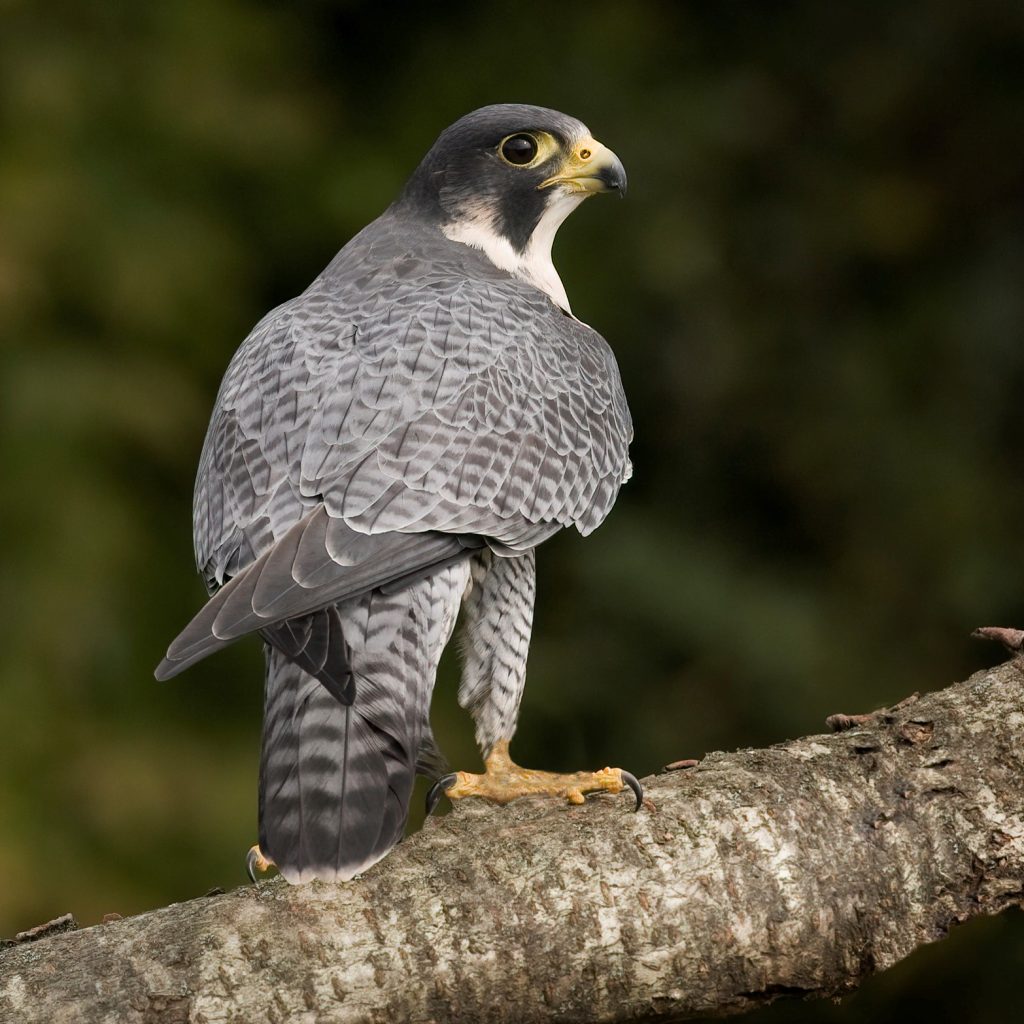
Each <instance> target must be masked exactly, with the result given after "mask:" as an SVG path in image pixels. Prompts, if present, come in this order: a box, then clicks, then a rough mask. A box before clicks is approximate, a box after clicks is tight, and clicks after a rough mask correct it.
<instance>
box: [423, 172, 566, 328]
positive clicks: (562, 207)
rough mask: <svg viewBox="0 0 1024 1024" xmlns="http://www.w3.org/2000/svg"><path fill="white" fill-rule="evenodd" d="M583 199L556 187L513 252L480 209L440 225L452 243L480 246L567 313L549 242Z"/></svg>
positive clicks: (497, 263) (505, 267)
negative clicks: (524, 242)
mask: <svg viewBox="0 0 1024 1024" xmlns="http://www.w3.org/2000/svg"><path fill="white" fill-rule="evenodd" d="M585 198H586V196H585V195H581V194H579V193H571V192H567V191H563V190H561V189H559V190H558V192H557V193H555V194H554V195H552V196H551V198H550V199H549V200H548V204H547V206H546V207H545V209H544V213H543V214H541V218H540V220H539V221H538V222H537V226H536V227H535V228H534V230H533V234H532V235H531V236H530V241H529V243H528V244H527V246H526V248H525V249H524V250H523V251H522V252H516V251H515V249H513V248H512V245H511V244H510V243H509V241H508V239H507V238H503V237H502V236H501V235H499V234H498V233H497V232H496V231H495V230H494V227H493V222H492V219H491V217H490V216H488V214H487V213H486V212H485V211H483V210H481V211H479V213H476V214H475V215H474V214H471V215H469V216H467V217H465V218H463V219H462V220H457V221H452V222H451V223H450V224H446V225H444V227H443V228H442V230H443V231H444V233H445V235H446V236H447V237H448V238H450V239H451V240H452V241H453V242H461V243H462V244H463V245H469V246H472V247H473V248H474V249H480V250H481V251H482V252H483V253H484V255H485V256H486V257H487V258H488V259H489V260H490V261H491V262H492V263H493V264H494V265H495V266H496V267H500V268H501V269H502V270H507V271H508V272H509V273H510V274H511V275H512V276H513V277H518V278H519V279H520V280H522V281H527V282H529V283H530V284H532V285H533V286H534V287H536V288H539V289H540V290H541V291H542V292H544V293H545V294H546V295H547V296H548V297H549V298H550V299H551V301H552V302H554V303H555V304H556V305H557V306H560V307H561V308H562V309H564V310H565V311H566V313H569V314H571V313H572V310H571V309H570V308H569V299H568V297H567V296H566V294H565V286H564V285H563V284H562V279H561V278H560V277H559V276H558V271H557V270H555V265H554V264H553V263H552V262H551V245H552V243H553V242H554V240H555V233H556V232H557V231H558V229H559V228H560V227H561V226H562V221H564V220H565V218H566V217H568V216H569V214H570V213H572V211H573V210H575V209H576V207H577V206H579V204H580V203H581V202H583V200H584V199H585Z"/></svg>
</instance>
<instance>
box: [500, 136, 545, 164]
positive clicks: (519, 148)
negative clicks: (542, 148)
mask: <svg viewBox="0 0 1024 1024" xmlns="http://www.w3.org/2000/svg"><path fill="white" fill-rule="evenodd" d="M501 155H502V156H503V157H504V158H505V159H506V160H507V161H508V162H509V163H510V164H528V163H529V162H530V161H531V160H532V159H533V158H534V157H535V156H536V155H537V140H536V139H535V138H534V137H533V136H532V135H510V136H509V137H508V138H507V139H505V141H504V142H502V144H501Z"/></svg>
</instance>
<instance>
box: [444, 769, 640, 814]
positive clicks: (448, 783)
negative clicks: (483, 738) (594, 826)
mask: <svg viewBox="0 0 1024 1024" xmlns="http://www.w3.org/2000/svg"><path fill="white" fill-rule="evenodd" d="M457 779H458V775H456V774H455V772H452V773H451V774H450V775H442V776H441V778H439V779H438V780H437V782H435V783H434V784H433V785H432V786H431V787H430V789H428V790H427V817H428V818H429V817H430V816H431V815H432V814H433V813H434V808H435V807H437V805H438V803H439V802H440V800H441V797H442V796H443V795H444V793H445V791H446V790H448V789H450V788H451V787H452V786H454V785H455V782H456V780H457ZM633 781H634V782H635V781H636V780H635V779H634V780H633Z"/></svg>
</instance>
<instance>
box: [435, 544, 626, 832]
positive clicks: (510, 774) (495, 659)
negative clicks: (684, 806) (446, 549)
mask: <svg viewBox="0 0 1024 1024" xmlns="http://www.w3.org/2000/svg"><path fill="white" fill-rule="evenodd" d="M470 568H471V586H470V589H469V591H468V593H467V594H466V596H465V598H464V600H463V605H462V607H463V610H464V612H465V616H466V618H465V643H464V656H465V665H464V668H463V675H462V683H461V685H460V687H459V703H460V704H461V705H462V706H463V707H464V708H468V709H469V711H470V713H471V714H472V716H473V718H474V720H475V721H476V739H477V743H478V744H479V746H480V749H481V750H482V751H483V752H484V753H485V754H486V757H485V761H484V773H483V774H482V775H473V774H470V773H469V772H455V773H454V774H452V775H446V776H444V777H443V778H441V779H439V780H438V781H437V782H435V783H434V785H433V786H432V787H431V789H430V792H429V793H428V794H427V813H428V814H429V813H430V811H432V810H433V809H434V807H435V806H436V805H437V802H438V801H439V800H440V798H441V794H442V793H443V794H445V795H446V796H448V797H449V799H452V800H460V799H462V798H464V797H468V796H478V797H483V798H484V799H485V800H490V801H491V802H492V803H497V804H506V803H508V802H509V801H510V800H515V799H517V798H518V797H521V796H536V795H544V796H554V797H559V798H561V799H563V800H567V801H568V802H569V803H571V804H581V803H583V801H584V799H585V797H586V794H587V793H597V792H606V793H621V792H622V791H623V790H624V789H626V788H628V789H630V790H632V792H633V794H634V796H635V797H636V807H637V809H639V807H640V804H641V801H642V800H643V790H642V789H641V787H640V783H639V782H637V780H636V778H635V777H634V776H633V775H631V774H630V773H629V772H624V771H622V770H621V769H620V768H602V769H601V770H600V771H597V772H571V773H566V774H559V773H556V772H543V771H534V770H533V769H530V768H523V767H521V766H520V765H517V764H516V763H515V762H514V761H513V760H512V758H511V757H510V756H509V752H508V748H509V743H510V742H511V740H512V735H513V733H514V732H515V728H516V719H517V718H518V716H519V701H520V699H521V697H522V695H523V686H524V685H525V682H526V656H527V653H528V651H529V646H530V631H531V628H532V625H533V600H534V592H535V586H534V584H535V575H534V558H533V551H532V550H531V551H527V552H525V553H524V554H522V555H517V556H515V557H512V558H504V557H500V556H496V555H493V554H492V553H491V552H486V553H484V554H480V555H477V556H475V557H474V558H473V559H472V561H471V563H470Z"/></svg>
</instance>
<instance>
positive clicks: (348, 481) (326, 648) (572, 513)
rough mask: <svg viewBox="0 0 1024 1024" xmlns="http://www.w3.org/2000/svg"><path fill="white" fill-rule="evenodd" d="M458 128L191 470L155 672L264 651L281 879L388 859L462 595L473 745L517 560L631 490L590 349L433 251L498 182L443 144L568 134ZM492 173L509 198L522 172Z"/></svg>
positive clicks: (508, 706) (565, 131)
mask: <svg viewBox="0 0 1024 1024" xmlns="http://www.w3.org/2000/svg"><path fill="white" fill-rule="evenodd" d="M474 118H475V119H476V120H473V119H474ZM464 122H466V123H467V124H468V125H469V127H467V128H466V129H465V130H464V131H463V132H462V134H459V133H456V134H455V135H450V133H451V132H453V131H454V129H450V130H449V133H446V135H443V136H442V138H441V140H439V142H438V144H437V146H435V147H434V149H433V150H431V153H430V154H428V157H427V158H426V159H425V160H424V163H423V165H421V168H420V169H419V171H417V174H415V175H414V176H413V178H412V179H411V181H410V185H409V186H407V188H406V191H405V192H404V193H403V196H402V197H401V198H400V200H399V201H398V202H397V203H396V204H395V205H394V206H393V207H392V208H391V209H389V210H388V211H387V212H386V213H385V214H384V215H383V216H381V217H380V218H379V219H378V220H376V221H375V222H374V223H372V224H371V225H370V226H369V227H367V228H366V229H364V230H363V231H362V232H361V233H360V234H359V235H357V236H356V237H355V238H354V239H353V240H352V241H351V242H350V243H349V244H348V245H346V246H345V248H344V249H342V250H341V252H340V253H339V254H338V255H337V256H336V257H335V259H334V260H333V261H332V262H331V264H330V265H329V266H328V267H327V269H326V270H325V271H324V272H323V273H322V274H321V275H320V276H319V277H318V278H317V279H316V280H315V281H314V282H313V283H312V284H311V285H310V287H309V288H308V289H307V290H306V291H305V292H303V294H302V295H300V296H298V297H297V298H295V299H293V300H291V301H290V302H286V303H285V304H284V305H282V306H280V307H278V308H277V309H275V310H273V311H272V312H271V313H269V314H268V315H267V316H266V317H264V319H263V320H262V321H261V322H260V323H259V324H258V325H257V326H256V327H255V329H254V330H253V332H252V333H251V334H250V336H249V337H248V338H247V339H246V341H245V342H244V343H243V345H242V346H241V348H240V349H239V350H238V352H237V353H236V355H235V357H234V358H233V359H232V361H231V364H230V366H229V368H228V370H227V373H226V375H225V378H224V381H223V383H222V385H221V389H220V392H219V394H218V397H217V402H216V406H215V409H214V413H213V416H212V419H211V423H210V428H209V432H208V434H207V439H206V444H205V446H204V449H203V455H202V458H201V461H200V466H199V473H198V477H197V481H196V493H195V505H194V512H195V514H194V531H195V545H196V558H197V563H198V565H199V568H200V571H201V573H202V574H203V576H204V578H205V580H206V583H207V586H208V589H209V590H210V592H211V594H212V595H213V596H212V597H211V599H210V601H209V602H208V603H207V605H206V606H205V607H204V608H203V609H202V610H201V611H200V612H199V614H198V615H197V616H196V617H195V618H194V619H193V621H192V622H191V623H190V624H189V625H188V626H187V627H186V628H185V630H184V631H183V632H182V633H181V634H180V635H179V637H178V638H177V639H176V640H175V641H174V642H173V643H172V644H171V646H170V648H169V650H168V654H167V657H166V658H165V659H164V661H163V662H162V663H161V665H160V666H159V668H158V669H157V675H158V677H160V678H165V677H168V676H171V675H174V674H176V673H177V672H179V671H181V670H183V669H184V668H186V667H188V666H189V665H191V664H193V663H194V662H195V661H197V660H199V659H200V658H202V657H205V656H206V655H207V654H209V653H212V652H213V651H214V650H217V649H219V648H220V647H223V646H225V645H226V644H228V643H230V642H232V641H233V640H235V639H237V638H239V637H240V636H243V635H246V634H248V633H253V632H258V633H260V634H261V635H262V637H263V638H264V640H265V641H266V643H267V677H266V702H265V722H264V748H263V757H262V762H261V781H260V811H261V826H260V827H261V833H260V834H261V847H262V848H263V851H264V853H266V854H268V855H269V856H271V857H272V858H273V859H274V860H275V861H276V863H277V864H278V866H279V867H280V868H281V869H282V872H283V873H284V874H285V875H286V877H288V878H289V879H290V880H302V879H305V878H307V877H314V876H316V877H327V878H335V877H338V878H344V877H350V876H351V874H352V873H353V872H354V871H356V870H359V869H361V868H362V867H365V866H366V864H367V863H371V862H372V861H373V860H375V859H378V858H379V856H382V855H383V853H385V852H386V851H387V849H388V848H389V847H390V846H391V845H393V844H394V842H397V840H398V838H399V837H400V835H401V829H402V827H403V825H404V821H405V815H406V810H407V806H408V799H409V792H410V790H411V786H412V778H413V773H414V771H415V768H416V765H417V763H419V764H420V765H421V767H422V766H424V765H429V764H436V763H437V762H438V758H437V756H436V748H434V747H433V740H432V738H431V737H430V732H429V724H428V721H429V718H428V716H429V703H430V693H431V689H432V686H433V679H434V673H435V671H436V667H437V660H438V659H439V658H440V654H441V650H442V649H443V647H444V645H445V643H446V642H447V641H448V638H449V636H450V634H451V630H452V627H453V626H454V622H455V615H456V613H457V611H458V608H459V604H460V601H461V600H462V597H463V594H464V592H465V591H466V589H467V586H468V587H469V588H470V593H469V597H468V604H467V623H468V625H467V645H466V650H467V659H466V675H465V677H464V682H463V686H462V690H461V691H460V699H461V700H462V702H463V703H464V705H466V706H469V707H470V709H471V710H472V711H473V712H474V715H475V717H476V719H477V725H478V730H477V732H478V739H479V740H480V742H481V746H482V747H483V748H484V749H485V750H486V749H487V748H488V747H489V746H490V745H491V744H493V743H494V742H495V741H496V740H497V739H499V738H508V737H509V736H511V730H513V729H514V725H515V717H516V713H517V709H518V704H519V697H520V695H521V692H522V685H523V681H524V678H525V661H526V650H527V647H528V643H529V631H530V623H531V619H532V607H533V573H534V569H533V566H534V560H533V548H534V547H535V546H536V545H537V544H539V543H540V542H541V541H543V540H544V539H546V538H547V537H549V536H550V535H551V534H553V533H554V532H556V531H557V530H559V529H561V528H563V527H566V526H575V527H576V528H577V529H579V530H580V532H581V533H584V534H588V533H590V532H591V531H592V530H594V529H595V528H596V527H597V526H598V525H599V524H600V523H601V522H602V520H603V519H604V518H605V516H606V515H607V513H608V511H609V510H610V508H611V506H612V503H613V502H614V500H615V497H616V495H617V493H618V489H619V487H620V486H621V484H622V482H623V481H624V480H625V479H626V478H627V477H628V475H629V472H630V468H629V459H628V453H627V447H628V443H629V440H630V437H631V425H630V419H629V412H628V409H627V406H626V401H625V397H624V395H623V391H622V387H621V383H620V380H619V375H618V371H617V368H616V365H615V361H614V358H613V356H612V353H611V350H610V349H609V347H608V345H607V344H606V343H605V341H604V339H603V338H601V336H600V335H599V334H597V332H596V331H594V330H592V329H591V328H590V327H588V326H586V325H585V324H583V323H581V322H580V321H578V320H576V319H575V318H574V317H572V316H571V315H569V314H568V313H567V312H566V311H565V310H564V309H562V308H560V307H559V305H558V304H556V302H555V301H552V297H551V295H550V294H545V293H544V291H541V290H540V289H539V288H538V287H537V285H536V284H535V283H533V282H532V281H531V280H526V279H523V277H522V276H515V275H514V274H513V273H510V272H509V271H508V270H507V269H502V268H501V267H500V266H497V265H495V263H494V262H492V258H493V255H492V254H491V253H489V252H487V251H481V250H480V249H478V248H474V247H472V246H471V245H468V244H462V243H461V242H459V241H453V240H452V239H451V238H450V237H449V234H450V233H451V230H452V227H451V225H452V224H455V225H456V226H458V225H459V224H461V223H462V221H460V220H459V219H458V218H459V217H462V216H464V215H465V210H466V209H467V207H466V206H465V203H464V201H463V199H462V198H461V197H463V196H464V193H465V192H466V189H467V188H470V187H471V186H472V181H473V179H474V175H475V179H476V180H477V182H478V183H480V182H483V181H491V182H492V186H493V187H492V188H491V191H494V192H496V194H498V195H500V194H501V189H500V188H498V187H497V185H493V182H494V181H498V183H499V184H500V182H501V180H504V179H498V178H495V174H496V173H498V172H494V169H493V168H491V165H490V164H488V163H486V162H481V163H480V164H479V166H478V165H477V164H472V163H471V164H470V165H469V166H471V167H472V168H475V170H474V171H473V173H470V172H468V171H466V170H465V169H464V168H463V167H462V164H461V163H459V160H457V159H456V157H459V154H461V153H462V149H461V148H458V147H463V148H465V147H467V146H470V145H471V143H472V141H473V140H474V139H477V138H478V137H479V138H486V139H488V140H490V139H491V137H492V136H493V137H494V139H496V140H497V142H498V143H500V140H501V138H502V136H503V134H507V133H509V132H512V131H519V130H525V129H538V130H539V129H543V130H545V131H549V132H551V133H553V134H557V137H559V138H562V139H564V142H565V145H566V147H570V146H572V145H574V144H575V143H576V142H577V140H578V138H585V137H586V132H585V129H584V128H583V126H582V125H580V124H579V122H575V121H572V119H569V118H565V116H564V115H560V114H555V113H554V112H551V111H544V110H543V109H542V108H529V107H511V106H510V107H499V108H486V109H485V111H480V112H477V113H476V114H474V115H470V116H469V117H468V118H466V119H464ZM459 124H460V125H462V124H463V122H459ZM455 127H456V128H457V127H458V125H457V126H455ZM470 129H472V130H470ZM494 144H495V143H494V142H490V141H488V143H487V147H488V148H487V149H486V152H487V153H490V152H491V147H493V145H494ZM449 150H450V151H451V153H452V154H453V155H451V156H450V157H449V158H448V160H449V163H448V164H445V163H444V161H445V159H446V153H447V152H448V151H449ZM435 151H436V152H435ZM474 152H475V151H474ZM460 159H461V157H460ZM616 163H617V161H616ZM456 165H458V167H459V168H460V173H459V174H455V173H454V171H453V172H452V173H451V174H450V175H449V178H450V181H449V183H448V185H447V187H448V192H447V193H446V192H445V188H446V184H445V181H446V179H445V175H444V171H443V168H444V167H445V166H451V167H456ZM439 167H440V168H441V170H438V168H439ZM548 170H550V168H548ZM618 171H621V165H618ZM492 172H493V173H492ZM500 173H501V174H505V175H509V174H511V177H510V178H509V180H510V181H512V182H514V183H515V184H516V188H519V183H520V182H521V180H522V179H521V178H520V177H516V175H522V174H523V173H525V172H523V171H520V170H518V169H512V171H511V172H510V171H509V169H508V168H504V167H502V168H500ZM616 173H618V172H616ZM537 180H538V181H539V180H540V179H539V178H538V179H537ZM622 180H623V182H624V178H623V179H622ZM467 181H468V182H469V183H468V184H467ZM456 186H457V187H456ZM481 188H482V186H481ZM531 188H532V190H533V192H536V193H537V195H538V196H539V198H538V199H537V200H536V201H537V202H539V203H541V207H540V213H539V214H537V215H536V216H537V217H538V218H543V216H544V209H545V207H544V203H545V202H547V199H546V198H545V196H546V194H544V193H540V192H537V187H536V186H535V185H534V186H531ZM483 191H484V192H486V191H487V190H483ZM506 191H508V192H509V194H510V195H511V194H512V192H511V191H509V190H508V189H506ZM488 194H489V193H488ZM453 196H455V197H456V198H452V197H453ZM532 202H534V200H533V199H532V198H531V194H530V193H526V192H524V193H522V195H519V194H518V193H516V203H517V204H520V205H522V204H528V203H532ZM523 208H524V209H525V208H526V207H525V206H524V207H523ZM472 209H473V210H474V211H475V210H476V209H477V207H472ZM515 209H517V210H518V209H519V207H518V206H517V207H516V208H515ZM506 214H507V216H506V217H505V220H506V221H509V222H511V221H510V218H512V217H513V213H509V212H508V211H506ZM527 215H528V216H533V215H534V214H532V213H529V214H523V216H527ZM515 216H519V214H515ZM562 216H564V214H562ZM520 219H521V218H520ZM499 221H500V218H498V219H497V220H496V221H495V223H498V222H499ZM551 233H552V235H553V230H552V232H551ZM502 237H504V236H502ZM524 251H526V250H524ZM471 561H472V566H471V564H470V563H471ZM506 627H508V629H506ZM513 627H514V628H513ZM509 630H511V631H509ZM321 684H322V685H321Z"/></svg>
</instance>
